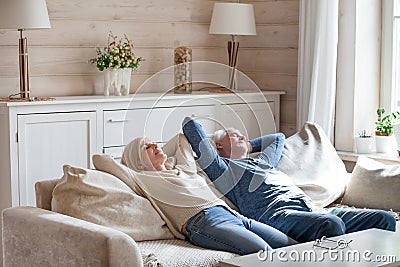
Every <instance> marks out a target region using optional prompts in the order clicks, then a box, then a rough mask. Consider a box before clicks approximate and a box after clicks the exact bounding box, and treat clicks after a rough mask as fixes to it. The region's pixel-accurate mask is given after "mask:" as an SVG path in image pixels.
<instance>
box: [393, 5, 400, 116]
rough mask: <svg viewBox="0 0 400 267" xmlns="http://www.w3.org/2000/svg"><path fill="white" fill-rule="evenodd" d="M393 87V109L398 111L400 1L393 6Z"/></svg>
mask: <svg viewBox="0 0 400 267" xmlns="http://www.w3.org/2000/svg"><path fill="white" fill-rule="evenodd" d="M392 58H393V64H392V68H393V70H392V75H393V86H392V90H393V91H394V92H393V94H394V103H393V104H394V105H393V107H394V109H396V110H400V0H395V1H394V6H393V56H392Z"/></svg>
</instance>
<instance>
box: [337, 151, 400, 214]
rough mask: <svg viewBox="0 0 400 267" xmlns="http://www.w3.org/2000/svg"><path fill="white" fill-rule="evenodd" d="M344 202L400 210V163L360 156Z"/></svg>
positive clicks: (356, 205) (358, 205)
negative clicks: (392, 163) (388, 163)
mask: <svg viewBox="0 0 400 267" xmlns="http://www.w3.org/2000/svg"><path fill="white" fill-rule="evenodd" d="M342 204H345V205H349V206H355V207H360V208H364V207H365V208H373V209H383V210H390V209H392V210H393V211H400V165H386V164H383V163H380V162H378V161H375V160H373V159H370V158H367V157H364V156H360V157H359V158H358V160H357V163H356V166H355V167H354V169H353V172H352V174H351V177H350V181H349V184H348V186H347V189H346V192H345V193H344V196H343V199H342Z"/></svg>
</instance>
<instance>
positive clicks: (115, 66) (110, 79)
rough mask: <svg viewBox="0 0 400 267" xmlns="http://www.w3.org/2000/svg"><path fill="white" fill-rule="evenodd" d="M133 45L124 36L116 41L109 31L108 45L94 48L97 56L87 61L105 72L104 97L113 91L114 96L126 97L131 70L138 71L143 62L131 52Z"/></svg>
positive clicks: (116, 38)
mask: <svg viewBox="0 0 400 267" xmlns="http://www.w3.org/2000/svg"><path fill="white" fill-rule="evenodd" d="M133 48H134V46H133V43H132V41H131V40H129V39H128V37H127V36H126V35H125V34H124V37H123V38H121V39H119V40H118V36H116V35H114V34H113V33H112V32H111V31H110V33H109V35H108V45H107V46H106V47H103V48H99V47H97V48H96V53H97V56H96V57H95V58H92V59H90V60H89V62H90V63H93V64H96V66H97V69H98V70H100V71H105V75H104V95H109V93H110V90H112V89H114V92H115V95H128V94H129V88H130V81H131V73H132V69H135V70H136V69H138V68H139V67H140V63H141V62H142V61H143V60H144V59H143V58H142V57H137V56H136V55H135V53H134V52H133Z"/></svg>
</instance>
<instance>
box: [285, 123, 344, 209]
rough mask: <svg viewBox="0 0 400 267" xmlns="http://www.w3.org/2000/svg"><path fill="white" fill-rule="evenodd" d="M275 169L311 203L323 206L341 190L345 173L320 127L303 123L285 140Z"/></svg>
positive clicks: (336, 196) (342, 189) (334, 198)
mask: <svg viewBox="0 0 400 267" xmlns="http://www.w3.org/2000/svg"><path fill="white" fill-rule="evenodd" d="M278 169H279V170H280V171H282V172H284V173H286V174H287V175H289V177H290V178H292V179H293V181H294V183H295V184H296V185H297V186H298V187H300V188H301V189H302V190H303V191H304V192H305V193H306V194H307V195H308V196H309V197H311V199H312V200H313V201H314V203H315V204H316V205H317V206H319V207H325V206H327V205H329V204H331V203H332V202H334V201H335V200H336V199H338V198H339V197H340V196H341V195H342V194H343V192H344V189H345V187H346V181H347V177H348V173H347V171H346V168H345V166H344V164H343V162H342V160H341V159H340V158H339V156H338V154H337V153H336V150H335V148H334V147H333V145H332V143H331V142H330V140H329V138H328V137H327V136H326V134H325V133H324V131H323V130H322V128H321V127H320V126H319V125H317V124H313V123H306V124H305V125H304V126H303V127H302V129H301V130H300V131H299V132H297V133H296V134H294V135H292V136H291V137H289V138H288V139H286V141H285V147H284V150H283V153H282V158H281V160H280V162H279V166H278Z"/></svg>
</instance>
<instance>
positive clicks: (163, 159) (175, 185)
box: [122, 134, 296, 255]
mask: <svg viewBox="0 0 400 267" xmlns="http://www.w3.org/2000/svg"><path fill="white" fill-rule="evenodd" d="M167 155H168V156H171V157H168V156H167ZM122 163H123V164H125V165H126V166H128V167H129V168H131V169H133V170H134V171H135V181H136V183H137V184H138V185H139V187H140V188H141V189H142V191H143V193H144V194H145V195H146V197H147V198H148V199H149V200H150V202H151V203H152V205H153V206H154V207H155V208H156V210H157V211H158V212H159V213H160V215H161V217H162V218H163V219H164V220H165V221H166V223H167V225H168V227H169V228H170V230H171V231H172V233H173V234H174V236H175V237H177V238H180V239H184V238H185V237H186V238H187V239H188V240H189V241H190V242H191V243H192V244H194V245H197V246H200V247H205V248H210V249H215V250H224V251H229V252H233V253H237V254H240V255H245V254H250V253H255V252H257V251H259V250H265V249H270V248H278V247H282V246H287V245H291V244H295V243H296V241H294V240H293V239H291V238H289V237H288V236H286V235H285V234H283V233H282V232H280V231H278V230H276V229H274V228H272V227H270V226H268V225H266V224H263V223H259V222H256V221H254V220H250V219H248V218H246V217H244V216H242V215H240V214H239V213H237V212H236V211H234V210H232V209H231V208H229V206H227V204H226V203H225V202H224V201H223V200H221V199H220V198H219V197H218V196H217V195H216V194H215V193H214V192H213V190H212V189H211V188H210V187H209V185H208V184H207V182H206V180H205V178H204V177H203V176H201V175H199V174H198V172H197V168H196V164H195V160H194V158H193V152H192V150H191V148H190V145H189V143H188V142H187V140H186V138H185V136H184V135H182V134H180V135H177V136H176V137H175V138H173V139H172V140H171V141H170V142H169V143H167V144H166V145H165V146H164V147H163V149H161V148H160V147H159V146H158V145H157V144H155V143H153V142H151V140H149V139H147V138H144V137H141V138H136V139H135V140H133V141H132V142H131V143H130V144H128V145H127V146H126V148H125V150H124V153H123V158H122Z"/></svg>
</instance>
